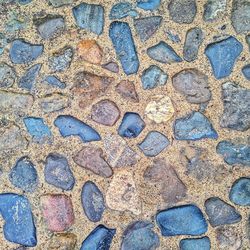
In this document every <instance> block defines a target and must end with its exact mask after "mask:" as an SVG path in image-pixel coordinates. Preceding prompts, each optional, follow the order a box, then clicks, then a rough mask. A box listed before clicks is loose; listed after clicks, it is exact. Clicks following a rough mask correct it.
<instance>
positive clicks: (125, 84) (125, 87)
mask: <svg viewBox="0 0 250 250" xmlns="http://www.w3.org/2000/svg"><path fill="white" fill-rule="evenodd" d="M116 91H117V92H118V93H119V94H120V95H121V96H122V97H123V98H124V99H127V100H129V101H132V102H139V97H138V95H137V92H136V90H135V85H134V83H133V82H130V81H126V80H123V81H121V82H120V83H119V84H118V85H117V86H116Z"/></svg>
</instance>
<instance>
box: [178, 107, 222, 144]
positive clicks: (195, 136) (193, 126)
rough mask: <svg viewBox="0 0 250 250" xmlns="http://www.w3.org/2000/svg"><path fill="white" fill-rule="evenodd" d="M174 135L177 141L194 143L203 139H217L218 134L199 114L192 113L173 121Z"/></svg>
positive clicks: (204, 117)
mask: <svg viewBox="0 0 250 250" xmlns="http://www.w3.org/2000/svg"><path fill="white" fill-rule="evenodd" d="M174 135H175V139H177V140H191V141H196V140H200V139H203V138H211V139H217V138H218V134H217V132H216V131H215V129H214V128H213V125H212V124H211V122H210V121H209V120H208V118H207V117H206V116H204V115H203V114H202V113H200V112H196V111H193V112H192V113H191V114H188V115H187V116H185V117H183V118H179V119H176V120H175V123H174Z"/></svg>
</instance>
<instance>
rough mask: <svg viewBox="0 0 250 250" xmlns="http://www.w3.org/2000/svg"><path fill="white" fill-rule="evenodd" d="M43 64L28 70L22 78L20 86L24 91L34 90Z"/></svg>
mask: <svg viewBox="0 0 250 250" xmlns="http://www.w3.org/2000/svg"><path fill="white" fill-rule="evenodd" d="M41 66H42V65H41V64H36V65H34V66H32V67H30V68H29V69H27V70H26V72H25V73H24V75H23V76H22V77H21V78H20V80H19V82H18V86H19V87H20V88H23V89H27V90H31V89H33V87H34V85H35V82H36V78H37V76H38V74H39V72H40V69H41Z"/></svg>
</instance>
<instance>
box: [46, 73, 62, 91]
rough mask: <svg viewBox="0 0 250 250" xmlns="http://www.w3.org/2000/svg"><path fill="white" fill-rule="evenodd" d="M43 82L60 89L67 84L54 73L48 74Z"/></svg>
mask: <svg viewBox="0 0 250 250" xmlns="http://www.w3.org/2000/svg"><path fill="white" fill-rule="evenodd" d="M43 82H44V83H47V84H48V85H50V86H52V87H55V88H59V89H64V88H66V84H65V83H64V82H62V81H60V80H59V79H58V78H57V77H56V76H53V75H49V76H46V77H45V78H44V80H43Z"/></svg>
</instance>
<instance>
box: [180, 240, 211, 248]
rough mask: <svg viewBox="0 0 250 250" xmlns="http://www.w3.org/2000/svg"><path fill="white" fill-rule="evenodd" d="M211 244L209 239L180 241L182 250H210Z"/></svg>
mask: <svg viewBox="0 0 250 250" xmlns="http://www.w3.org/2000/svg"><path fill="white" fill-rule="evenodd" d="M210 247H211V243H210V240H209V238H208V237H203V238H195V239H191V238H189V239H182V240H181V241H180V250H201V249H202V250H210Z"/></svg>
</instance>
